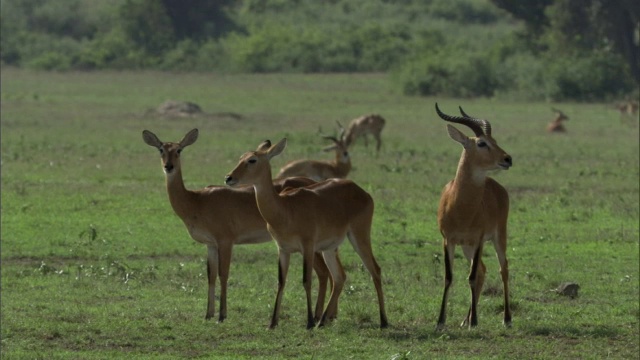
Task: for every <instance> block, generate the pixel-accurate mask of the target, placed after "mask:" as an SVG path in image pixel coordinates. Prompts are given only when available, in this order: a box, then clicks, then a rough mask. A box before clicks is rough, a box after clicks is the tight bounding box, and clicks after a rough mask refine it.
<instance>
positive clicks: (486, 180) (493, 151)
mask: <svg viewBox="0 0 640 360" xmlns="http://www.w3.org/2000/svg"><path fill="white" fill-rule="evenodd" d="M436 112H437V113H438V116H440V118H442V119H443V120H446V121H449V122H452V123H458V124H462V125H465V126H467V127H469V128H470V129H471V130H473V132H474V133H475V135H476V137H471V138H469V137H467V136H466V135H464V134H463V133H462V132H460V131H459V130H458V129H456V128H455V127H453V126H451V125H447V131H448V132H449V136H450V137H451V138H452V139H453V140H455V141H457V142H459V143H460V144H461V145H462V147H463V150H462V156H461V157H460V162H459V163H458V170H457V172H456V176H455V178H454V179H453V180H452V181H450V182H449V183H448V184H447V185H446V186H445V187H444V189H443V191H442V196H441V198H440V205H439V207H438V226H439V228H440V233H442V237H443V246H444V260H445V261H444V263H445V285H444V295H443V297H442V305H441V307H440V316H439V318H438V326H437V329H438V330H442V329H443V328H444V326H445V321H446V318H447V311H446V310H447V309H446V308H447V299H448V295H449V287H450V286H451V283H452V281H453V273H452V270H453V255H454V251H455V247H456V245H460V246H462V251H463V252H464V255H465V257H466V258H467V260H469V261H470V262H471V271H470V274H469V286H470V287H471V307H470V308H469V312H468V314H467V316H466V317H465V318H464V321H463V322H462V324H461V326H465V325H468V326H469V328H471V327H475V326H476V325H478V317H477V311H476V310H477V305H478V299H479V298H480V293H481V291H482V285H483V282H484V277H485V272H486V267H485V265H484V263H483V262H482V248H483V245H484V242H485V241H489V240H491V241H492V242H493V246H494V247H495V250H496V253H497V255H498V261H499V262H500V274H501V276H502V284H503V292H504V320H503V324H504V325H505V326H507V327H508V326H511V311H510V308H509V266H508V262H507V256H506V251H507V217H508V214H509V195H508V193H507V191H506V190H505V188H504V187H502V186H501V185H500V184H498V182H496V181H495V180H493V179H492V178H490V177H488V176H487V172H489V171H491V170H499V169H502V170H507V169H509V168H510V167H511V165H512V160H511V156H510V155H508V154H507V153H506V152H505V151H504V150H502V149H501V148H500V147H499V146H498V144H497V143H496V141H495V140H494V139H493V137H492V136H491V124H489V122H488V121H487V120H480V119H475V118H472V117H470V116H468V115H467V114H465V113H464V111H463V110H462V108H460V112H461V114H462V116H461V117H460V116H450V115H445V114H443V113H442V112H441V111H440V109H439V108H438V104H437V103H436Z"/></svg>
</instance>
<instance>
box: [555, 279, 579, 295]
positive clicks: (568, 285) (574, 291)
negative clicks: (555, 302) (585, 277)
mask: <svg viewBox="0 0 640 360" xmlns="http://www.w3.org/2000/svg"><path fill="white" fill-rule="evenodd" d="M578 290H580V285H578V284H576V283H574V282H563V283H562V284H560V286H558V287H557V288H556V289H555V290H551V291H555V292H556V293H558V294H560V295H563V296H569V297H571V298H575V297H577V296H578Z"/></svg>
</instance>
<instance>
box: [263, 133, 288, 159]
mask: <svg viewBox="0 0 640 360" xmlns="http://www.w3.org/2000/svg"><path fill="white" fill-rule="evenodd" d="M286 147H287V138H283V139H282V140H280V141H279V142H278V143H277V144H275V145H273V146H272V147H270V148H269V150H267V157H268V158H269V160H271V158H273V157H274V156H277V155H280V153H281V152H282V151H283V150H284V148H286Z"/></svg>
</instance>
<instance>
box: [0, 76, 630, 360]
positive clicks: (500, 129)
mask: <svg viewBox="0 0 640 360" xmlns="http://www.w3.org/2000/svg"><path fill="white" fill-rule="evenodd" d="M1 75H2V99H1V100H2V102H1V106H2V107H1V109H2V122H1V124H2V163H1V164H2V172H1V174H2V228H1V229H2V234H1V235H2V243H1V244H2V257H1V263H2V292H1V294H2V319H1V320H2V324H1V325H2V326H1V329H2V330H1V345H2V352H1V355H2V358H3V359H22V358H25V359H27V358H28V359H34V358H42V359H74V358H75V359H106V358H119V357H127V358H167V359H169V358H171V359H173V358H179V357H184V358H191V357H202V358H234V359H237V358H294V357H295V358H316V359H325V358H326V359H337V358H340V359H343V358H354V359H365V358H372V359H424V358H505V359H506V358H509V359H512V358H522V359H536V358H539V359H549V358H557V359H568V358H593V359H602V358H633V357H637V355H638V353H639V352H640V345H639V342H640V338H639V336H640V331H639V318H640V310H639V305H638V302H639V279H640V274H639V269H638V265H639V224H638V218H639V185H638V179H639V159H638V156H639V140H638V138H639V134H638V128H639V127H638V119H637V118H624V117H621V116H620V114H619V113H618V112H617V111H616V110H615V109H613V108H612V107H611V106H610V105H608V104H572V103H567V104H554V106H555V107H558V108H560V109H562V110H563V111H564V112H565V113H566V114H567V115H569V116H570V118H571V120H570V121H569V122H568V123H567V127H568V129H569V133H568V134H567V135H566V136H549V135H547V134H545V133H544V127H545V125H546V123H547V122H548V121H549V120H551V118H552V116H553V114H552V112H551V109H550V105H549V104H545V103H513V102H501V101H497V100H487V99H479V100H469V99H446V98H439V99H435V98H408V97H402V96H399V95H397V94H395V93H393V92H392V91H391V90H390V89H389V87H388V80H387V78H386V77H385V76H384V75H233V76H230V75H229V76H227V75H203V74H169V73H153V72H147V73H127V72H124V73H120V72H100V73H67V74H56V73H37V72H26V71H20V70H15V69H7V68H3V70H2V74H1ZM167 99H175V100H188V101H193V102H195V103H197V104H199V105H200V106H202V108H203V110H204V111H206V112H207V113H208V114H207V115H204V116H199V117H192V118H177V119H176V118H165V117H159V116H154V115H149V114H148V113H147V110H148V109H151V108H155V107H156V106H158V105H159V104H160V103H162V102H163V101H165V100H167ZM436 101H438V104H439V105H440V108H441V109H442V110H443V111H445V112H448V113H455V112H456V110H457V106H458V105H462V106H463V107H464V109H465V111H466V112H468V113H470V114H472V115H474V116H478V117H484V118H487V119H489V120H490V121H491V122H492V125H493V134H494V137H495V138H496V139H497V140H498V141H499V144H500V145H501V146H502V147H503V148H504V149H505V150H506V151H508V152H509V153H510V154H511V155H512V156H513V160H514V166H513V168H512V169H511V170H509V171H508V172H501V173H496V174H495V178H496V179H497V180H498V181H499V182H501V183H502V184H503V185H504V186H505V187H506V188H507V190H508V191H509V193H510V196H511V213H510V219H509V232H510V234H509V248H508V257H509V260H510V270H511V279H510V281H511V289H512V293H511V299H512V310H513V316H514V317H513V321H514V326H513V328H511V329H503V327H502V325H501V321H502V317H501V313H500V311H501V306H502V297H501V296H502V294H501V293H502V291H501V284H500V276H499V273H498V264H497V260H496V259H495V255H494V251H493V249H492V247H491V246H487V247H485V263H486V265H487V268H488V275H487V281H486V283H485V291H484V294H483V296H482V297H481V300H480V304H479V326H478V328H477V329H475V330H472V331H468V330H466V329H461V328H459V327H458V326H457V325H458V323H459V321H460V320H462V318H463V316H464V314H465V313H466V309H467V307H468V300H469V290H468V285H467V281H466V276H467V272H468V265H467V263H466V261H465V260H464V257H463V256H462V252H461V250H460V249H458V251H457V254H456V255H457V256H456V262H455V264H454V279H455V282H454V285H453V290H452V294H451V297H450V307H449V323H448V328H447V329H446V330H445V331H444V332H436V331H435V325H436V320H437V315H438V309H439V306H440V300H441V296H442V286H443V276H444V264H443V262H442V261H441V260H440V259H441V252H442V251H441V238H440V234H439V232H438V230H437V226H436V219H435V214H436V209H437V203H438V199H439V196H440V190H441V189H442V186H443V185H444V184H445V183H446V182H447V181H448V180H450V179H451V178H452V177H453V175H454V174H455V170H456V164H457V162H458V159H459V155H460V152H461V148H460V146H459V144H458V143H456V142H454V141H452V140H451V139H449V137H448V136H447V134H446V130H445V126H444V124H443V122H442V121H441V120H439V119H438V118H437V115H436V114H435V111H434V108H433V106H434V103H435V102H436ZM229 112H231V113H235V114H238V115H240V118H239V119H238V118H232V117H229V116H224V115H223V113H229ZM372 112H375V113H380V114H381V115H383V116H384V117H385V118H386V119H387V128H386V129H385V130H384V132H383V140H384V146H383V151H382V152H381V154H380V156H379V157H375V156H374V151H373V149H372V147H371V146H369V148H368V149H367V148H365V147H364V146H363V144H362V142H359V143H356V145H355V146H354V147H353V148H352V149H351V150H352V151H351V152H352V157H353V165H354V170H353V172H352V174H351V178H352V179H353V180H355V181H356V182H357V183H359V184H360V185H361V186H362V187H363V188H365V189H366V190H367V191H369V192H370V193H371V194H372V196H373V198H374V200H375V201H376V214H375V218H374V225H373V247H374V252H375V255H376V257H377V259H378V262H379V263H380V266H381V268H382V275H383V280H384V282H383V286H384V291H385V295H386V301H387V313H388V316H389V321H390V324H391V326H390V328H389V329H386V330H380V329H378V325H379V324H378V317H377V304H376V301H375V291H374V288H373V284H372V282H371V280H370V278H369V275H368V273H367V272H366V270H364V269H363V267H362V265H361V262H360V260H359V258H358V257H357V256H356V255H355V253H354V251H353V250H352V249H351V247H350V245H348V244H344V245H343V247H342V251H341V254H342V258H343V264H344V265H345V269H346V272H347V276H348V280H347V284H346V288H345V291H344V293H343V295H342V297H341V303H340V315H339V319H338V320H337V321H336V322H334V323H332V324H331V325H330V326H328V327H325V328H322V329H314V330H312V331H307V330H305V321H306V319H305V308H304V306H305V305H304V290H303V287H302V285H301V283H300V279H301V277H302V272H301V267H302V266H301V257H300V256H294V257H293V258H292V260H293V261H292V265H291V269H290V274H289V281H288V284H287V291H286V294H285V300H284V308H283V313H282V316H281V319H280V320H281V321H280V326H279V327H278V328H277V329H275V330H273V331H269V330H266V327H267V325H268V323H269V318H270V314H271V307H272V305H273V301H274V298H275V293H276V283H277V266H276V262H277V255H276V248H275V246H274V244H272V243H265V244H261V245H253V246H238V247H236V248H235V249H234V255H233V262H232V268H231V279H230V285H229V286H230V289H229V299H228V301H229V314H228V315H229V316H228V319H227V321H226V322H224V323H222V324H218V323H216V322H214V321H206V320H204V314H205V310H206V289H207V281H206V248H205V247H204V246H203V245H200V244H197V243H195V242H194V241H193V240H192V239H191V238H190V237H189V236H188V234H187V232H186V230H185V228H184V226H183V224H182V222H181V221H180V220H179V219H178V218H177V216H175V215H174V213H173V211H172V210H171V208H170V206H169V203H168V199H167V195H166V190H165V187H164V175H163V173H162V170H161V166H160V160H159V158H158V154H157V151H156V150H155V149H153V148H151V147H149V146H147V145H146V144H144V142H143V141H142V137H141V132H142V130H143V129H149V130H151V131H153V132H154V133H156V134H157V135H158V136H159V137H160V139H162V140H163V141H179V140H180V139H181V138H182V136H183V135H184V134H185V133H186V132H187V131H189V130H190V129H192V128H195V127H197V128H199V129H200V138H199V140H198V142H197V143H195V144H194V145H192V146H190V147H189V148H188V149H186V150H185V151H184V152H183V155H182V161H183V167H184V171H183V173H184V177H185V183H186V186H187V187H189V188H199V187H204V186H206V185H209V184H222V182H223V177H224V175H225V174H226V173H227V172H228V171H230V170H231V169H232V168H233V167H234V166H235V164H236V161H237V159H238V157H239V156H240V155H241V154H242V153H244V152H245V151H247V150H251V149H254V148H255V147H256V146H257V145H258V143H260V142H261V141H262V140H264V139H265V138H270V139H271V140H274V141H275V140H279V139H280V138H282V137H285V136H286V137H287V138H288V140H289V145H288V147H287V149H286V150H285V152H284V154H282V155H281V156H279V157H278V158H276V159H274V162H275V163H276V164H275V166H281V165H283V164H284V163H285V162H286V161H289V160H292V159H296V158H301V157H306V158H323V159H326V158H330V157H331V155H330V154H327V153H323V152H322V151H320V149H321V148H322V147H324V146H325V145H328V144H327V143H326V142H325V141H324V140H323V139H322V138H321V137H320V136H319V132H322V133H324V134H332V133H333V131H335V121H336V120H339V121H341V122H342V123H343V124H345V123H347V122H348V121H349V120H350V119H352V118H355V117H357V116H360V115H362V114H365V113H372ZM459 128H460V129H461V130H463V131H465V132H466V133H467V134H470V133H471V132H470V131H469V130H467V129H464V128H462V127H459ZM564 281H574V282H577V283H579V284H580V287H581V289H580V294H579V296H578V297H577V298H574V299H572V298H568V297H563V296H559V295H558V294H556V293H555V292H552V291H551V290H552V289H554V288H555V287H556V286H558V285H559V284H560V283H562V282H564Z"/></svg>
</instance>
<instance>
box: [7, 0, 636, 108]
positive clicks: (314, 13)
mask: <svg viewBox="0 0 640 360" xmlns="http://www.w3.org/2000/svg"><path fill="white" fill-rule="evenodd" d="M0 6H1V9H0V10H1V11H0V40H1V41H0V60H1V61H2V64H3V65H12V66H21V67H27V68H35V69H44V70H60V71H64V70H93V69H159V70H173V71H219V72H223V71H232V72H307V73H310V72H388V73H390V74H391V75H392V79H393V82H394V84H395V85H396V86H397V87H398V89H400V91H403V92H404V93H406V94H415V95H436V94H437V95H445V96H462V97H473V96H508V97H513V98H518V99H528V100H531V99H536V100H540V99H547V100H568V99H571V100H579V101H592V100H606V99H611V98H615V97H621V96H626V95H628V94H629V93H632V92H635V94H636V95H637V91H638V90H637V89H638V84H640V58H639V56H640V5H638V4H637V1H635V0H535V1H534V0H531V1H512V0H377V1H376V0H327V1H315V0H242V1H239V0H236V1H233V0H216V1H211V0H112V1H93V0H3V1H2V3H1V4H0Z"/></svg>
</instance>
